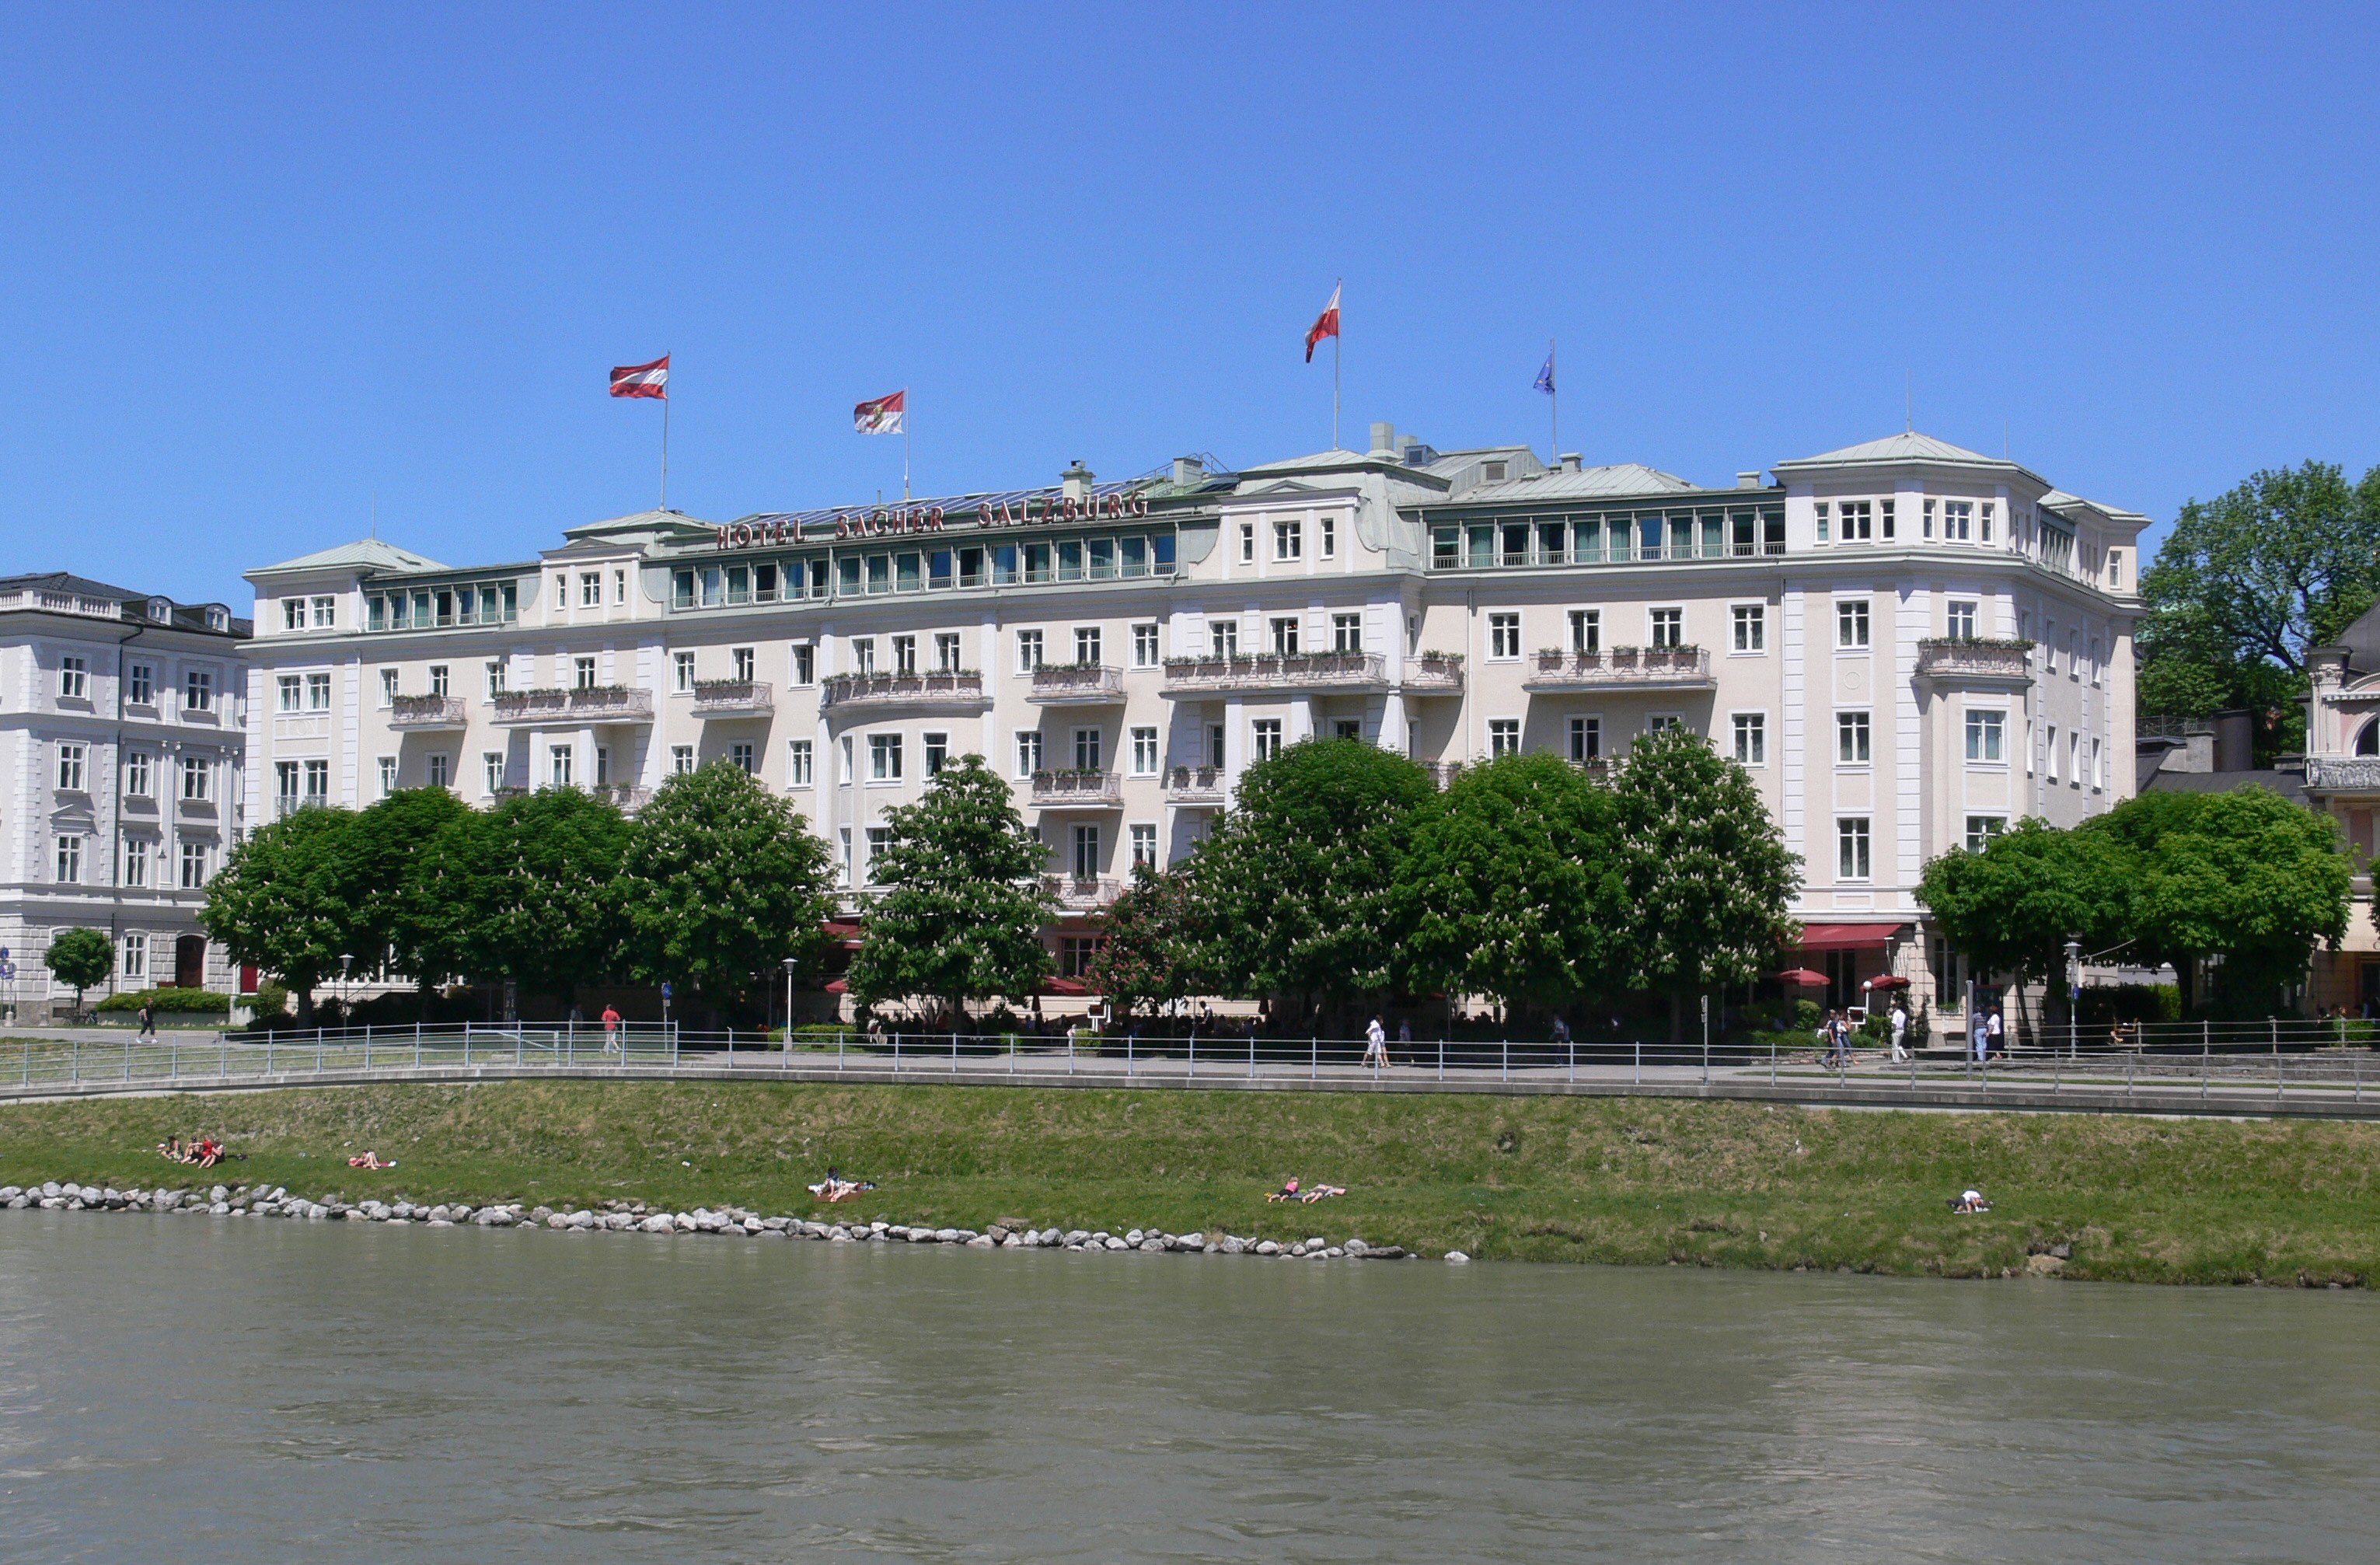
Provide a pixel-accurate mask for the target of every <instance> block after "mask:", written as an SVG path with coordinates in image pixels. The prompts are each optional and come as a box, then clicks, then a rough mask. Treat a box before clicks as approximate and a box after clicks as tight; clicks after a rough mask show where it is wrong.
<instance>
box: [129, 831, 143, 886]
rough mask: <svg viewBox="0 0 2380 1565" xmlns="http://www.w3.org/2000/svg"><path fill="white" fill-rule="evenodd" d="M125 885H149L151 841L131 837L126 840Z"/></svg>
mask: <svg viewBox="0 0 2380 1565" xmlns="http://www.w3.org/2000/svg"><path fill="white" fill-rule="evenodd" d="M124 884H125V885H127V886H146V885H148V884H149V839H148V838H145V837H129V838H125V840H124Z"/></svg>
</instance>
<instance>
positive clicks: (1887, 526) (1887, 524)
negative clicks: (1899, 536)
mask: <svg viewBox="0 0 2380 1565" xmlns="http://www.w3.org/2000/svg"><path fill="white" fill-rule="evenodd" d="M1876 532H1878V534H1880V535H1881V536H1883V537H1886V538H1889V537H1891V536H1892V502H1891V501H1889V500H1878V501H1877V502H1876Z"/></svg>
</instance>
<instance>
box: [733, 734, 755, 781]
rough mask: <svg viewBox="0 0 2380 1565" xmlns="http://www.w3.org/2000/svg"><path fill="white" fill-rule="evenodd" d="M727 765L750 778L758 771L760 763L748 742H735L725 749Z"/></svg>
mask: <svg viewBox="0 0 2380 1565" xmlns="http://www.w3.org/2000/svg"><path fill="white" fill-rule="evenodd" d="M727 764H729V765H731V766H733V767H735V769H736V770H737V771H739V772H741V773H743V774H744V775H745V776H747V777H748V776H752V775H753V774H755V773H757V772H758V771H759V769H760V763H759V757H758V755H757V754H756V753H755V752H754V747H753V744H752V741H751V740H736V741H735V742H734V743H733V744H730V745H729V746H728V747H727Z"/></svg>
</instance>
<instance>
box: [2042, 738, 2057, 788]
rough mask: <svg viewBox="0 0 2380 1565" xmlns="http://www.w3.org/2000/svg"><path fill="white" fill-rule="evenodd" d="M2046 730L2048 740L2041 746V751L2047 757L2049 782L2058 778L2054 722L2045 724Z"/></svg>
mask: <svg viewBox="0 0 2380 1565" xmlns="http://www.w3.org/2000/svg"><path fill="white" fill-rule="evenodd" d="M2047 731H2048V736H2049V742H2048V743H2047V744H2046V745H2045V746H2043V751H2044V753H2045V754H2046V756H2047V757H2048V762H2047V770H2048V775H2049V780H2050V781H2051V782H2056V781H2057V780H2058V725H2057V724H2055V723H2051V724H2049V725H2048V726H2047Z"/></svg>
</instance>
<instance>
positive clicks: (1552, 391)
mask: <svg viewBox="0 0 2380 1565" xmlns="http://www.w3.org/2000/svg"><path fill="white" fill-rule="evenodd" d="M1546 368H1547V369H1548V370H1551V371H1553V373H1552V374H1551V375H1549V376H1548V377H1547V381H1546V385H1547V390H1546V405H1547V407H1548V409H1549V410H1550V416H1551V417H1552V419H1553V443H1554V448H1553V449H1552V450H1550V451H1548V452H1547V453H1546V455H1548V456H1549V457H1551V458H1553V459H1554V466H1556V467H1560V466H1561V370H1560V366H1558V365H1556V364H1555V363H1554V339H1553V338H1551V337H1548V338H1546Z"/></svg>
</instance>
